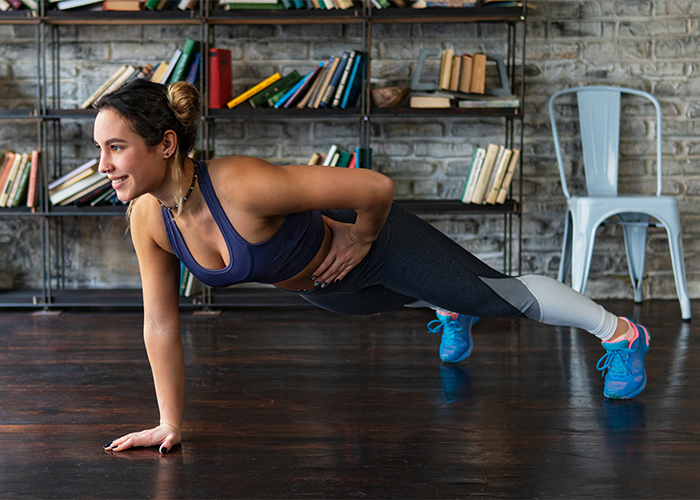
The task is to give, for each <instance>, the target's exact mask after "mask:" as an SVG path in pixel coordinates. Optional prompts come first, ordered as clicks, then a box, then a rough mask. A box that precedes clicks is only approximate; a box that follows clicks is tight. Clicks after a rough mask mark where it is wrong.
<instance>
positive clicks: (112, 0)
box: [102, 0, 143, 11]
mask: <svg viewBox="0 0 700 500" xmlns="http://www.w3.org/2000/svg"><path fill="white" fill-rule="evenodd" d="M142 7H143V2H142V1H141V0H103V1H102V10H105V11H110V10H118V11H136V10H141V9H142Z"/></svg>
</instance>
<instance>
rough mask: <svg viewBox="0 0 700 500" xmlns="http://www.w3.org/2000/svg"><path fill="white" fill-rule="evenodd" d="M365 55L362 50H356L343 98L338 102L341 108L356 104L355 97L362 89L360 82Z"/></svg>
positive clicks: (362, 78)
mask: <svg viewBox="0 0 700 500" xmlns="http://www.w3.org/2000/svg"><path fill="white" fill-rule="evenodd" d="M364 69H365V55H364V53H362V52H358V54H357V56H356V57H355V63H354V64H353V68H352V71H351V73H350V77H349V78H348V83H347V85H346V87H347V90H346V92H345V95H344V96H343V100H342V101H341V103H340V107H341V108H342V109H346V108H354V107H355V106H356V105H357V98H358V97H359V95H360V91H361V90H362V82H363V80H364V75H365V71H364Z"/></svg>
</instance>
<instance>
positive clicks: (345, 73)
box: [331, 50, 357, 108]
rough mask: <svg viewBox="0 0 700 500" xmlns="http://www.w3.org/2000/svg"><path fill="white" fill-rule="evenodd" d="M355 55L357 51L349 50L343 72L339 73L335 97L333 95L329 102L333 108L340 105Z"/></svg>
mask: <svg viewBox="0 0 700 500" xmlns="http://www.w3.org/2000/svg"><path fill="white" fill-rule="evenodd" d="M356 57H357V51H355V50H353V51H352V52H350V56H349V57H348V61H347V63H346V64H345V68H344V69H343V74H342V75H341V77H340V81H339V82H338V88H337V89H336V91H335V97H333V102H332V103H331V105H332V106H333V107H334V108H339V107H340V104H341V102H342V100H343V96H344V94H345V89H346V87H347V83H348V80H349V79H350V73H352V70H353V68H354V67H355V58H356Z"/></svg>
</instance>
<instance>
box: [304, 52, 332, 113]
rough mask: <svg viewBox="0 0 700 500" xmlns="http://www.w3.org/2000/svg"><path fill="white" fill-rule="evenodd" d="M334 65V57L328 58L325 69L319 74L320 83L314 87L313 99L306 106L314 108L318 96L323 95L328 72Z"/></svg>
mask: <svg viewBox="0 0 700 500" xmlns="http://www.w3.org/2000/svg"><path fill="white" fill-rule="evenodd" d="M332 65H333V56H331V57H330V58H328V60H327V61H326V62H325V64H324V65H323V69H322V70H321V71H320V72H319V74H318V83H316V84H315V85H314V88H313V90H312V91H311V92H312V93H311V97H310V98H309V102H308V104H307V105H306V106H307V107H308V108H314V107H316V106H315V103H316V100H317V97H318V95H319V94H320V93H321V89H322V88H323V85H324V84H325V82H326V76H327V75H328V72H329V71H330V68H331V66H332Z"/></svg>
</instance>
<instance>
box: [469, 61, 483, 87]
mask: <svg viewBox="0 0 700 500" xmlns="http://www.w3.org/2000/svg"><path fill="white" fill-rule="evenodd" d="M485 84H486V54H474V55H473V56H472V81H471V83H470V91H471V92H472V93H473V94H483V93H484V86H485Z"/></svg>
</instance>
